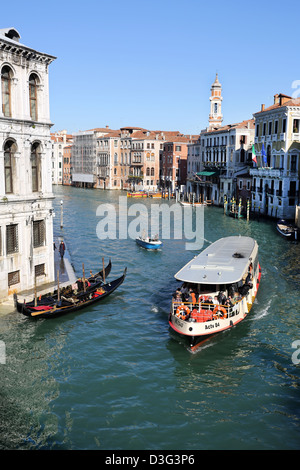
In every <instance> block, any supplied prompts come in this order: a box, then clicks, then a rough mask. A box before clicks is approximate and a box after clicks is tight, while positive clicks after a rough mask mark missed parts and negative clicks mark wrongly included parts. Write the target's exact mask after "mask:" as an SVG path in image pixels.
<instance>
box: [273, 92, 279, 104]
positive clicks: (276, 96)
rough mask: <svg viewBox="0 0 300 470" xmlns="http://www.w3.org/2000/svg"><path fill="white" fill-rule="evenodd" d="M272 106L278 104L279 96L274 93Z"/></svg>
mask: <svg viewBox="0 0 300 470" xmlns="http://www.w3.org/2000/svg"><path fill="white" fill-rule="evenodd" d="M274 104H279V95H278V93H276V95H274Z"/></svg>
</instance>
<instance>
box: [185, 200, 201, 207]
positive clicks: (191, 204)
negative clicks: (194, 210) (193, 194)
mask: <svg viewBox="0 0 300 470" xmlns="http://www.w3.org/2000/svg"><path fill="white" fill-rule="evenodd" d="M180 204H181V205H182V206H192V207H197V206H206V202H187V201H185V202H184V201H180Z"/></svg>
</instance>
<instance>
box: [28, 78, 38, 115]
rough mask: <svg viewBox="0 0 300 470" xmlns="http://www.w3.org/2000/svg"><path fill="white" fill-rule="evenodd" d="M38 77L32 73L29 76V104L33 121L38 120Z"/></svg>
mask: <svg viewBox="0 0 300 470" xmlns="http://www.w3.org/2000/svg"><path fill="white" fill-rule="evenodd" d="M37 86H38V77H37V75H36V74H35V73H32V74H31V75H30V77H29V104H30V116H31V118H32V120H33V121H37V120H38V102H37Z"/></svg>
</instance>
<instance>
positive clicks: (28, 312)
mask: <svg viewBox="0 0 300 470" xmlns="http://www.w3.org/2000/svg"><path fill="white" fill-rule="evenodd" d="M126 271H127V268H125V270H124V273H123V275H122V276H121V277H119V278H118V279H115V280H113V281H111V282H108V283H105V284H102V285H101V286H98V287H95V288H94V289H93V290H89V291H83V292H80V293H73V295H71V296H69V297H64V296H58V298H57V299H56V302H55V303H52V304H47V303H45V304H40V305H34V304H33V305H32V302H28V303H25V302H24V303H20V302H18V301H17V310H18V312H20V313H22V314H23V315H25V316H27V317H32V318H54V317H58V316H61V315H65V314H67V313H70V312H76V311H77V310H81V309H83V308H86V307H88V306H90V305H92V304H94V303H96V302H99V301H101V300H103V299H104V298H106V297H107V296H109V295H110V294H111V293H112V292H114V291H115V290H116V289H117V288H118V287H119V286H120V285H121V284H122V283H123V282H124V279H125V276H126Z"/></svg>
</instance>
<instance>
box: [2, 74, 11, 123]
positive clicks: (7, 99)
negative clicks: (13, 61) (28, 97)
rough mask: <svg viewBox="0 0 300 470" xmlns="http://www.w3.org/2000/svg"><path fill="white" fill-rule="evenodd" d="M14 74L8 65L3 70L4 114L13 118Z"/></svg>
mask: <svg viewBox="0 0 300 470" xmlns="http://www.w3.org/2000/svg"><path fill="white" fill-rule="evenodd" d="M12 76H13V73H12V70H11V68H10V67H8V65H5V66H4V67H3V68H2V70H1V91H2V113H3V116H5V117H11V79H12Z"/></svg>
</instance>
